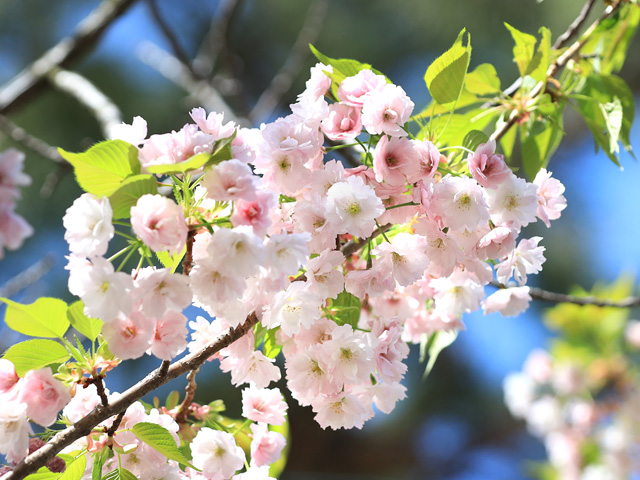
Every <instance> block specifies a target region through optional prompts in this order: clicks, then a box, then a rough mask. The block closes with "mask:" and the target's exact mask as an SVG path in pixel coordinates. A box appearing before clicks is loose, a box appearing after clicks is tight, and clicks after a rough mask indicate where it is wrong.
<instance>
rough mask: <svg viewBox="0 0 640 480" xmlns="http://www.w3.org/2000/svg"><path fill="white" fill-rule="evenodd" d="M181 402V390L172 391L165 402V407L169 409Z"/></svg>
mask: <svg viewBox="0 0 640 480" xmlns="http://www.w3.org/2000/svg"><path fill="white" fill-rule="evenodd" d="M179 403H180V392H177V391H175V390H174V391H172V392H171V393H170V394H169V395H167V399H166V400H165V402H164V405H165V407H167V409H169V410H172V409H173V408H174V407H177V406H178V404H179Z"/></svg>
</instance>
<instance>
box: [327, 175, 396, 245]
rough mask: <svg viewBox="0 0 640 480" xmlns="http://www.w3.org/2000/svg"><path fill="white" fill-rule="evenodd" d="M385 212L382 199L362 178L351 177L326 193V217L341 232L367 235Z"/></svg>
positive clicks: (360, 235)
mask: <svg viewBox="0 0 640 480" xmlns="http://www.w3.org/2000/svg"><path fill="white" fill-rule="evenodd" d="M383 213H384V207H383V206H382V200H380V199H379V198H378V197H377V196H376V194H375V192H374V190H373V189H372V188H371V187H369V186H367V185H365V184H364V181H363V180H362V179H361V178H360V177H355V176H351V177H348V178H347V179H346V180H345V181H344V182H340V183H336V184H334V185H333V186H332V187H331V188H330V189H329V191H328V192H327V218H328V219H329V221H331V222H332V223H333V224H334V225H336V227H337V230H338V232H340V233H350V234H352V235H355V236H357V237H363V238H364V237H367V236H369V235H370V234H371V232H372V231H373V229H374V227H375V219H376V218H377V217H379V216H380V215H382V214H383Z"/></svg>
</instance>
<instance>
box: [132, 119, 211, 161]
mask: <svg viewBox="0 0 640 480" xmlns="http://www.w3.org/2000/svg"><path fill="white" fill-rule="evenodd" d="M215 141H216V138H215V137H214V136H213V135H208V134H206V133H204V132H201V131H200V130H198V127H197V126H196V125H185V126H184V127H183V128H182V129H181V130H179V131H177V132H175V131H173V132H171V133H165V134H162V135H151V137H149V139H147V140H146V142H145V143H144V146H143V147H142V148H141V149H140V152H139V153H138V159H139V160H140V164H141V165H142V167H143V168H146V167H148V166H150V165H166V164H172V163H179V162H182V161H184V160H187V159H189V158H191V157H192V156H194V155H197V154H199V153H205V152H211V151H212V149H213V145H214V143H215Z"/></svg>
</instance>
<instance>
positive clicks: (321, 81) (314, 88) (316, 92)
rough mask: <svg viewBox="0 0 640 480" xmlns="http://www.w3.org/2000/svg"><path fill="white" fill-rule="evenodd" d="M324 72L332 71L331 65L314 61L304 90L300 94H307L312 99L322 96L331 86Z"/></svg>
mask: <svg viewBox="0 0 640 480" xmlns="http://www.w3.org/2000/svg"><path fill="white" fill-rule="evenodd" d="M325 72H328V73H333V67H332V66H331V65H325V64H324V63H316V64H315V66H313V67H311V69H310V73H311V75H310V76H309V80H307V82H306V83H305V87H306V88H305V91H304V92H302V93H301V94H300V96H301V97H302V96H305V97H307V96H308V97H310V98H311V99H313V100H316V99H318V98H320V97H323V96H324V95H325V94H326V93H327V91H328V90H329V88H330V87H331V79H330V78H329V77H328V76H327V75H326V73H325Z"/></svg>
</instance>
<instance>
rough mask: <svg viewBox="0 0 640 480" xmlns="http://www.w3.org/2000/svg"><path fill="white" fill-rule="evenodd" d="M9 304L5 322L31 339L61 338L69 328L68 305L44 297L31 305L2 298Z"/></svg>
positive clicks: (1, 299)
mask: <svg viewBox="0 0 640 480" xmlns="http://www.w3.org/2000/svg"><path fill="white" fill-rule="evenodd" d="M0 301H2V302H4V303H6V304H7V313H6V315H5V318H4V321H5V323H6V324H7V326H8V327H9V328H11V329H12V330H15V331H16V332H20V333H23V334H25V335H28V336H30V337H45V338H61V337H62V336H63V335H64V334H65V332H66V331H67V329H68V328H69V320H68V318H67V304H66V303H64V302H63V301H62V300H60V299H58V298H50V297H42V298H39V299H38V300H36V301H35V302H33V303H31V304H29V305H23V304H21V303H17V302H14V301H12V300H9V299H8V298H0Z"/></svg>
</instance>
